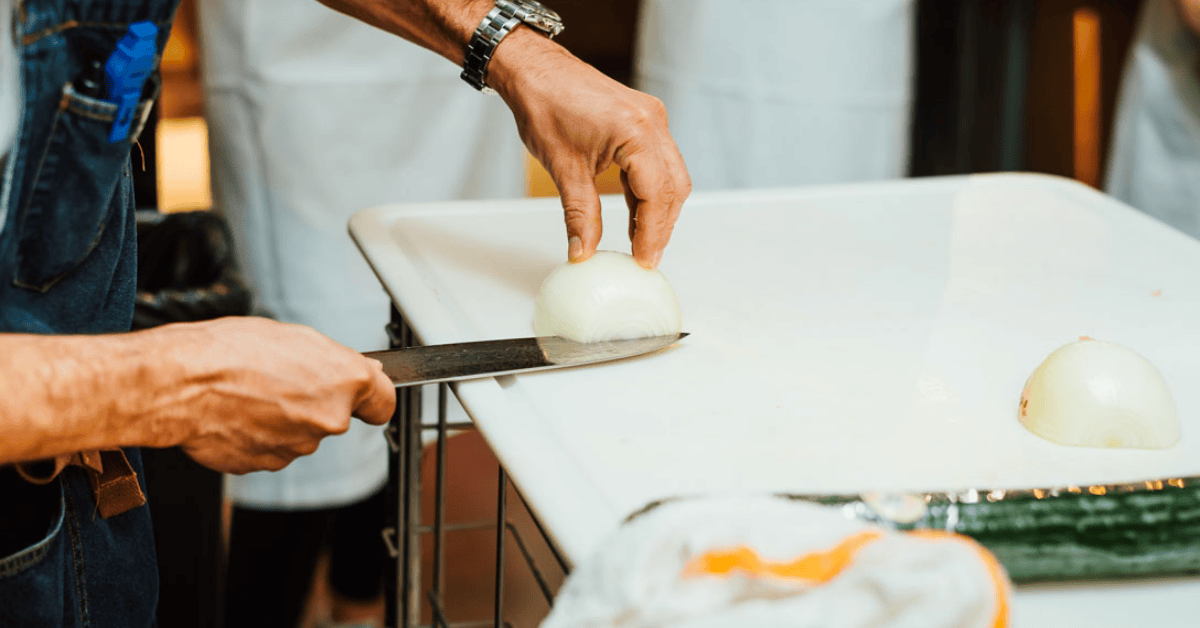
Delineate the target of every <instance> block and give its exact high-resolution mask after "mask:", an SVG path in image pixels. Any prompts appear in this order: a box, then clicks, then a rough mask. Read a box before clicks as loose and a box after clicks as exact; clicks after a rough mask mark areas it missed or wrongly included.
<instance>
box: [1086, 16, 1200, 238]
mask: <svg viewBox="0 0 1200 628" xmlns="http://www.w3.org/2000/svg"><path fill="white" fill-rule="evenodd" d="M1105 191H1106V192H1108V193H1109V194H1111V195H1113V196H1115V197H1117V198H1119V199H1121V200H1122V201H1124V202H1126V203H1128V204H1130V205H1132V206H1134V207H1136V208H1138V209H1140V210H1142V211H1143V212H1145V213H1147V214H1149V215H1150V216H1153V217H1155V218H1157V219H1159V220H1161V221H1163V222H1165V223H1166V224H1168V225H1171V226H1172V227H1175V228H1176V229H1179V230H1180V231H1182V232H1184V233H1187V234H1189V235H1191V236H1193V237H1195V238H1200V0H1146V1H1145V3H1144V4H1143V5H1142V9H1141V14H1140V15H1139V18H1138V26H1137V30H1136V34H1135V36H1134V43H1133V46H1132V48H1131V49H1130V54H1129V59H1128V61H1127V63H1126V67H1125V75H1124V78H1123V81H1122V84H1121V95H1120V99H1119V102H1118V105H1117V117H1116V122H1115V127H1114V129H1113V143H1112V152H1111V154H1110V159H1109V165H1108V173H1107V177H1106V180H1105Z"/></svg>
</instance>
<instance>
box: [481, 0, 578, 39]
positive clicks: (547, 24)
mask: <svg viewBox="0 0 1200 628" xmlns="http://www.w3.org/2000/svg"><path fill="white" fill-rule="evenodd" d="M503 5H509V6H510V7H511V8H512V10H513V14H515V15H516V16H517V17H518V18H520V19H521V21H523V22H525V23H526V24H529V25H530V26H533V27H534V28H537V29H538V30H540V31H542V32H544V33H546V34H547V35H549V36H551V37H554V36H555V35H557V34H559V33H561V32H562V30H563V23H562V18H561V17H559V16H558V13H555V12H554V10H553V9H551V8H550V7H547V6H546V5H544V4H542V3H541V2H538V1H537V0H497V2H496V6H503Z"/></svg>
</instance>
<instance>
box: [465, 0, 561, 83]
mask: <svg viewBox="0 0 1200 628" xmlns="http://www.w3.org/2000/svg"><path fill="white" fill-rule="evenodd" d="M521 24H526V25H528V26H531V27H533V28H534V29H536V30H537V31H539V32H541V33H545V34H546V36H547V37H554V36H555V35H557V34H559V33H561V32H562V30H563V23H562V18H560V17H558V14H557V13H555V12H554V11H552V10H550V9H549V8H547V7H546V5H544V4H542V3H541V2H537V0H496V6H495V7H493V8H492V10H491V11H488V14H487V16H486V17H484V18H483V21H482V22H480V23H479V28H476V29H475V34H474V35H472V36H471V42H470V43H469V44H467V54H466V56H465V58H464V59H463V71H462V78H463V80H464V81H466V82H468V83H470V84H471V86H472V87H474V88H475V89H477V90H479V91H481V92H483V93H485V94H494V93H496V92H495V90H493V89H492V88H490V87H488V86H487V66H488V62H490V61H491V60H492V54H493V53H494V52H495V51H496V46H498V45H500V40H502V39H504V37H505V36H506V35H508V33H509V32H511V31H512V29H514V28H516V27H517V26H519V25H521Z"/></svg>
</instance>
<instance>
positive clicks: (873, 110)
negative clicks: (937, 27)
mask: <svg viewBox="0 0 1200 628" xmlns="http://www.w3.org/2000/svg"><path fill="white" fill-rule="evenodd" d="M915 19H916V3H915V1H914V0H745V1H744V2H739V3H737V6H736V8H733V7H732V5H730V3H728V2H718V1H717V0H693V1H690V2H679V1H678V0H643V2H642V5H641V12H640V14H639V26H638V37H637V47H636V57H635V66H634V82H635V85H634V86H635V87H636V88H638V89H640V90H643V91H646V92H647V93H650V94H652V95H654V96H657V97H658V98H659V99H661V100H662V101H663V103H664V104H665V105H666V107H667V111H669V112H670V115H671V133H672V135H673V136H674V137H675V140H676V141H677V142H678V144H679V148H680V150H681V152H682V153H683V157H684V160H685V161H686V162H687V166H688V171H689V172H690V173H691V176H692V181H693V183H694V186H695V189H698V190H699V189H720V188H737V187H770V186H793V185H807V184H819V183H836V182H847V181H864V180H871V179H885V178H896V177H902V176H904V175H905V173H906V169H907V167H908V156H909V146H908V145H909V128H910V111H911V108H912V101H913V87H912V83H913V72H914V55H915V46H914V41H913V37H914V32H915Z"/></svg>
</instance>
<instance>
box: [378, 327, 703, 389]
mask: <svg viewBox="0 0 1200 628" xmlns="http://www.w3.org/2000/svg"><path fill="white" fill-rule="evenodd" d="M687 335H688V334H687V333H680V334H673V335H670V336H651V337H648V338H635V339H632V340H612V341H608V342H588V343H585V342H575V341H573V340H567V339H565V338H560V337H558V336H539V337H536V338H509V339H506V340H483V341H479V342H462V343H457V344H448V345H430V346H427V347H409V348H406V349H389V350H386V351H368V352H366V353H363V355H365V356H367V357H369V358H374V359H376V360H379V361H380V362H381V363H382V364H383V372H384V373H385V374H386V375H387V376H388V377H389V378H390V379H391V380H392V383H394V384H395V385H396V387H397V388H401V387H404V386H418V385H420V384H434V383H437V382H454V381H460V380H465V379H476V378H481V377H495V376H497V375H507V374H511V373H526V372H531V371H543V370H547V369H556V368H564V367H568V366H582V365H585V364H596V363H597V362H608V361H611V360H619V359H621V358H630V357H633V356H637V355H643V354H646V353H652V352H654V351H658V350H659V349H663V348H665V347H668V346H670V345H672V344H674V343H675V342H676V341H679V340H681V339H683V338H685V337H687Z"/></svg>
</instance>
